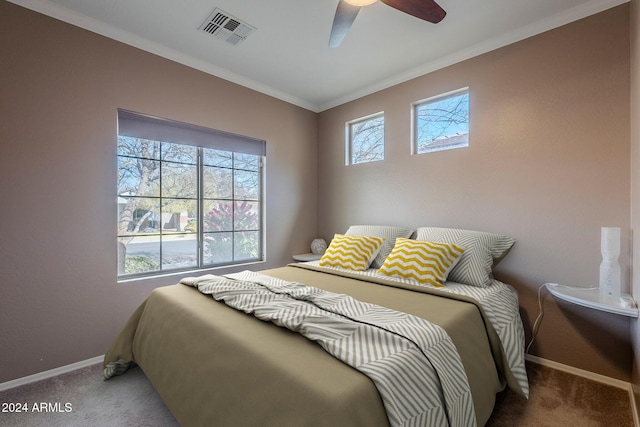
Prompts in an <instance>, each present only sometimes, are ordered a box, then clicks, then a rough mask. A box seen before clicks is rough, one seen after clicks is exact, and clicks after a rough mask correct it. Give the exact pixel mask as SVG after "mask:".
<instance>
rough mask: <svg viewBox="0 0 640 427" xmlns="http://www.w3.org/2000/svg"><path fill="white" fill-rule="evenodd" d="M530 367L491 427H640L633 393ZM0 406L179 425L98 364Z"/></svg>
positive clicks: (10, 416)
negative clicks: (521, 393)
mask: <svg viewBox="0 0 640 427" xmlns="http://www.w3.org/2000/svg"><path fill="white" fill-rule="evenodd" d="M527 367H528V372H529V378H530V383H531V397H530V399H529V400H525V399H522V398H520V397H518V396H516V395H515V394H514V393H512V392H509V391H505V392H503V393H501V394H500V395H499V396H498V402H497V404H496V409H495V411H494V414H493V416H492V417H491V419H490V420H489V422H488V423H487V427H516V426H518V427H519V426H523V427H528V426H532V427H533V426H535V427H545V426H548V427H556V426H562V427H566V426H576V427H591V426H594V427H595V426H606V427H609V426H616V427H626V426H629V427H632V426H633V416H632V413H631V405H630V402H629V393H628V392H627V391H626V390H622V389H619V388H615V387H611V386H608V385H604V384H601V383H598V382H594V381H590V380H587V379H584V378H581V377H576V376H574V375H570V374H567V373H564V372H560V371H557V370H554V369H550V368H546V367H542V366H540V365H536V364H528V365H527ZM0 404H2V405H3V406H2V408H0V426H7V427H23V426H24V427H40V426H43V427H44V426H47V427H86V426H92V427H102V426H105V427H111V426H114V427H116V426H117V427H128V426H131V427H173V426H177V425H178V423H177V422H176V420H175V419H174V418H173V416H172V415H171V413H170V412H169V410H168V409H167V408H166V406H164V404H163V403H162V400H161V399H160V397H159V396H158V394H157V393H156V391H155V390H154V388H153V386H152V385H151V383H150V382H149V381H148V380H147V378H146V377H145V375H144V373H143V372H142V370H141V369H140V368H135V369H133V370H131V371H129V372H127V373H126V374H125V375H122V376H119V377H114V378H112V379H110V380H109V381H102V372H101V365H100V364H97V365H93V366H91V367H88V368H84V369H79V370H77V371H74V372H70V373H68V374H64V375H60V376H58V377H54V378H50V379H47V380H43V381H39V382H36V383H32V384H27V385H24V386H21V387H16V388H14V389H10V390H6V391H3V392H0ZM5 404H6V405H7V406H5ZM10 404H19V407H20V408H21V409H23V408H24V405H25V404H26V409H27V412H4V410H5V409H6V410H9V409H11V410H14V409H16V408H15V405H14V407H12V408H10V407H8V405H10ZM233 427H236V426H233ZM238 427H240V426H238Z"/></svg>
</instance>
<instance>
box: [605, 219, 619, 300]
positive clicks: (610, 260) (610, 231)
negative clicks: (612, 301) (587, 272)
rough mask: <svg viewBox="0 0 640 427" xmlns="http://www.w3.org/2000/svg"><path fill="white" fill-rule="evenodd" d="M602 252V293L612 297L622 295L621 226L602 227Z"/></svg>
mask: <svg viewBox="0 0 640 427" xmlns="http://www.w3.org/2000/svg"><path fill="white" fill-rule="evenodd" d="M600 252H601V253H602V262H601V263H600V294H601V295H608V296H612V297H619V296H620V284H621V277H620V276H621V272H620V263H619V262H618V257H619V256H620V228H619V227H602V231H601V242H600Z"/></svg>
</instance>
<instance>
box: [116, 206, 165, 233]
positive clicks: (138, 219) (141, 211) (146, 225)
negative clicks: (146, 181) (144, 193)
mask: <svg viewBox="0 0 640 427" xmlns="http://www.w3.org/2000/svg"><path fill="white" fill-rule="evenodd" d="M159 219H160V199H157V198H153V199H151V198H144V197H118V235H119V236H124V235H133V234H153V233H156V234H157V233H159V232H160V225H159Z"/></svg>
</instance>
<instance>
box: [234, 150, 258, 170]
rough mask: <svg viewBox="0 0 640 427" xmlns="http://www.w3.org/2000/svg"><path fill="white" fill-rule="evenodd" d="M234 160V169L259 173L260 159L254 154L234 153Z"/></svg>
mask: <svg viewBox="0 0 640 427" xmlns="http://www.w3.org/2000/svg"><path fill="white" fill-rule="evenodd" d="M233 158H234V160H235V162H234V164H233V167H234V168H236V169H245V170H250V171H257V170H258V169H259V168H260V157H258V156H256V155H254V154H244V153H234V156H233Z"/></svg>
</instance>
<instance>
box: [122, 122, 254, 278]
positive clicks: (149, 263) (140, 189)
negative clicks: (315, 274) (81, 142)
mask: <svg viewBox="0 0 640 427" xmlns="http://www.w3.org/2000/svg"><path fill="white" fill-rule="evenodd" d="M118 126H119V129H118V146H117V153H116V155H117V159H118V189H117V200H118V220H117V223H118V224H117V228H118V277H119V278H123V279H127V278H131V277H137V276H149V275H155V274H159V273H166V272H172V271H179V270H187V269H196V268H208V267H214V266H221V265H232V264H238V263H245V262H251V261H260V260H262V259H263V250H262V247H263V244H262V242H263V234H264V227H263V225H262V224H263V222H262V212H263V196H262V176H263V171H262V164H263V162H262V158H263V157H264V155H265V143H264V141H262V140H255V139H252V138H249V137H243V136H240V135H234V134H229V133H225V132H221V131H217V130H214V129H207V128H201V127H197V126H193V125H188V124H185V123H178V122H172V121H169V120H163V119H156V118H151V117H147V116H143V115H137V114H136V113H131V112H127V111H122V110H121V111H118Z"/></svg>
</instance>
